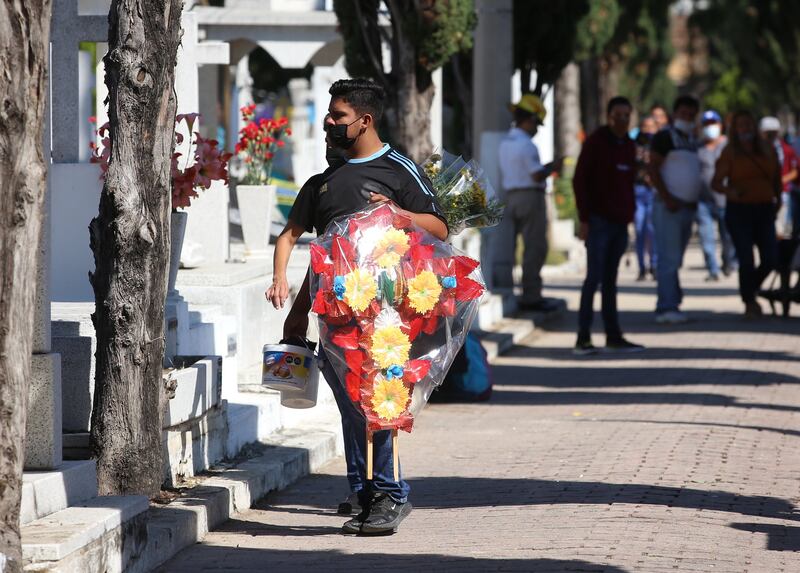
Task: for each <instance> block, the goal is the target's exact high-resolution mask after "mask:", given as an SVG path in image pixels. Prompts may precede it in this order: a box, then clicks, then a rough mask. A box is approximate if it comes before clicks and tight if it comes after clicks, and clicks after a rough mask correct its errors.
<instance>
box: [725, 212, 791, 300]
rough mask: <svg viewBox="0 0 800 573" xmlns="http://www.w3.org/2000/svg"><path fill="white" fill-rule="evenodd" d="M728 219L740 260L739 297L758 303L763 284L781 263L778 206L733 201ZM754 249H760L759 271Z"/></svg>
mask: <svg viewBox="0 0 800 573" xmlns="http://www.w3.org/2000/svg"><path fill="white" fill-rule="evenodd" d="M725 220H726V221H727V223H728V229H729V230H730V233H731V237H732V238H733V244H734V245H736V255H737V257H738V258H739V294H740V295H741V297H742V301H743V302H744V303H745V304H747V303H750V302H755V300H756V293H757V292H758V289H759V287H760V286H761V283H762V282H764V279H765V278H767V275H769V273H770V272H772V271H773V270H774V269H775V266H776V264H777V261H778V240H777V238H776V237H775V206H774V205H772V204H770V203H760V204H754V205H753V204H745V203H733V202H729V203H728V208H727V209H726V212H725ZM753 247H758V259H759V264H758V267H757V268H756V266H755V259H754V257H753Z"/></svg>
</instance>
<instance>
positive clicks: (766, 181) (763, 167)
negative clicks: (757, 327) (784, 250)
mask: <svg viewBox="0 0 800 573" xmlns="http://www.w3.org/2000/svg"><path fill="white" fill-rule="evenodd" d="M712 187H713V188H714V189H715V190H716V191H718V192H719V193H724V194H725V196H726V197H727V198H728V203H727V207H726V210H725V222H726V223H727V226H728V230H729V231H730V233H731V237H732V238H733V244H734V245H735V246H736V256H737V258H738V259H739V294H740V295H741V297H742V301H743V302H744V304H745V316H747V317H757V316H761V314H762V311H761V306H759V304H758V302H757V301H756V293H757V292H758V288H759V286H761V283H762V282H763V281H764V279H765V278H766V277H767V275H768V274H769V273H770V272H771V271H772V270H773V269H774V268H775V264H776V261H777V256H778V247H777V239H776V236H775V214H776V213H777V208H778V206H779V205H780V195H781V191H782V185H781V167H780V164H779V163H778V157H777V154H776V153H775V150H774V148H773V147H772V146H771V145H770V144H769V143H768V142H767V141H765V140H764V139H762V138H760V137H758V135H757V133H756V120H755V118H754V117H753V115H752V114H751V113H750V112H748V111H741V112H738V113H736V114H734V116H733V121H732V124H731V133H730V142H729V143H728V145H727V146H726V147H725V149H724V150H723V151H722V155H720V158H719V160H717V168H716V172H715V173H714V179H713V181H712ZM753 247H757V248H758V258H759V266H758V268H756V266H755V262H754V257H753Z"/></svg>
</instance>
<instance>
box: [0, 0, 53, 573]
mask: <svg viewBox="0 0 800 573" xmlns="http://www.w3.org/2000/svg"><path fill="white" fill-rule="evenodd" d="M50 9H51V6H50V1H49V0H3V1H2V2H0V70H3V73H4V77H3V81H0V570H2V571H7V572H17V571H22V547H21V544H20V531H19V508H20V503H21V499H22V466H23V462H24V459H23V457H24V453H25V422H26V412H27V406H28V404H27V403H28V381H29V379H30V373H31V372H30V371H31V351H32V348H33V320H32V317H33V315H34V304H35V302H34V298H35V294H36V261H37V259H38V257H37V253H38V251H39V235H40V231H41V225H42V206H43V204H44V194H45V192H46V173H47V171H46V168H45V163H44V157H43V153H42V141H43V133H42V129H43V126H44V120H45V118H44V109H45V98H46V97H47V64H48V53H49V50H48V46H49V42H50Z"/></svg>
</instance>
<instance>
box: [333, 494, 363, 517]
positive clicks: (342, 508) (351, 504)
mask: <svg viewBox="0 0 800 573" xmlns="http://www.w3.org/2000/svg"><path fill="white" fill-rule="evenodd" d="M358 493H359V492H355V493H351V494H350V495H348V496H347V497H346V498H345V499H344V501H343V502H342V503H340V504H339V507H338V509H337V510H336V513H338V514H339V515H352V514H353V512H354V511H361V501H360V500H359V497H358Z"/></svg>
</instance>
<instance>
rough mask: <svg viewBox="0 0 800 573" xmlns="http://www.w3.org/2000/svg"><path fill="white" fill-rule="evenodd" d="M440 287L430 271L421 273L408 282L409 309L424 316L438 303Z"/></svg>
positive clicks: (440, 292)
mask: <svg viewBox="0 0 800 573" xmlns="http://www.w3.org/2000/svg"><path fill="white" fill-rule="evenodd" d="M440 294H442V286H441V285H440V284H439V279H437V278H436V275H435V274H433V273H432V272H431V271H422V272H421V273H419V274H418V275H417V276H415V277H414V278H413V279H411V280H410V281H408V300H409V301H410V303H411V308H413V309H414V310H416V311H417V312H418V313H420V314H425V313H426V312H429V311H430V310H432V309H433V307H434V306H436V303H438V302H439V295H440Z"/></svg>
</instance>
